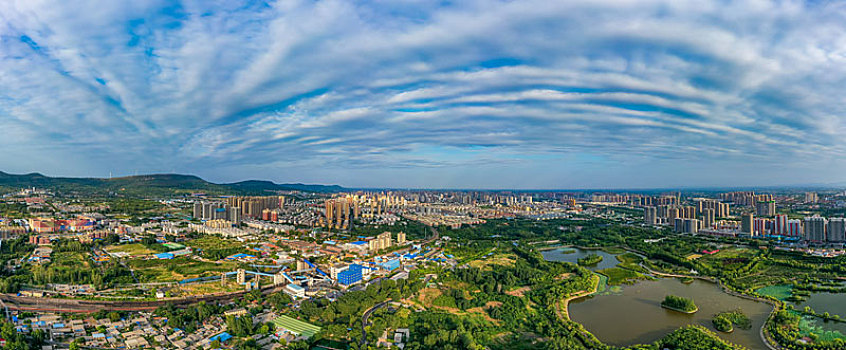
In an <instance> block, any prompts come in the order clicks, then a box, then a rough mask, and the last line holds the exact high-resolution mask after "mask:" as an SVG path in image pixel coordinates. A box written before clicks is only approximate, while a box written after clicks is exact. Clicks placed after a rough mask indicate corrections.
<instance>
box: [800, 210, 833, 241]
mask: <svg viewBox="0 0 846 350" xmlns="http://www.w3.org/2000/svg"><path fill="white" fill-rule="evenodd" d="M826 224H827V220H826V219H825V218H823V217H819V216H812V217H806V218H805V232H804V235H803V236H804V238H805V240H808V241H815V242H822V241H825V227H826Z"/></svg>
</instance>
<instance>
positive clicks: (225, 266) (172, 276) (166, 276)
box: [128, 257, 238, 282]
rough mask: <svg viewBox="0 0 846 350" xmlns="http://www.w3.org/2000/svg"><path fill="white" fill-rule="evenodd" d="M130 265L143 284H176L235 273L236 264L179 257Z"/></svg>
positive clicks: (130, 261) (130, 263) (131, 263)
mask: <svg viewBox="0 0 846 350" xmlns="http://www.w3.org/2000/svg"><path fill="white" fill-rule="evenodd" d="M128 265H129V266H130V267H131V268H132V270H133V271H135V275H136V276H137V277H138V279H139V280H140V281H141V282H176V281H180V280H183V279H186V278H195V277H205V276H213V275H217V274H220V273H222V272H231V271H235V270H236V269H237V268H238V263H236V262H223V263H219V264H218V263H212V262H204V261H199V260H193V259H189V258H187V257H177V258H174V259H170V260H158V259H155V260H144V259H132V260H129V261H128Z"/></svg>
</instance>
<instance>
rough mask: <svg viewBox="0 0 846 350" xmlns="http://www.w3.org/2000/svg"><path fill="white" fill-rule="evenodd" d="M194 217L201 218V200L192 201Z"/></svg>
mask: <svg viewBox="0 0 846 350" xmlns="http://www.w3.org/2000/svg"><path fill="white" fill-rule="evenodd" d="M193 214H194V215H193V217H194V219H202V218H203V202H194V213H193Z"/></svg>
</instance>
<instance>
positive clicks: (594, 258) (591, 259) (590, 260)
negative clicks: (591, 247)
mask: <svg viewBox="0 0 846 350" xmlns="http://www.w3.org/2000/svg"><path fill="white" fill-rule="evenodd" d="M600 261H602V256H601V255H596V254H590V255H587V256H585V257H584V258H579V260H578V262H579V265H582V266H588V265H596V264H599V262H600Z"/></svg>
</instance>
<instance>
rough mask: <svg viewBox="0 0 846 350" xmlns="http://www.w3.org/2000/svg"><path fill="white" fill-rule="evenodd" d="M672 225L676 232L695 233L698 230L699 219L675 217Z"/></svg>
mask: <svg viewBox="0 0 846 350" xmlns="http://www.w3.org/2000/svg"><path fill="white" fill-rule="evenodd" d="M674 223H675V225H673V226H674V227H673V228H674V229H675V231H676V232H680V233H697V232H699V220H697V219H687V218H676V219H675V221H674Z"/></svg>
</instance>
